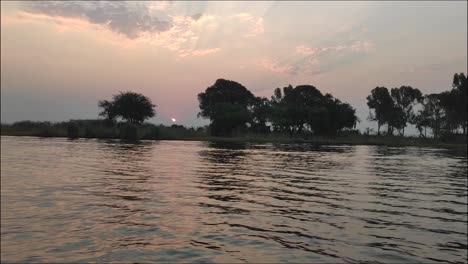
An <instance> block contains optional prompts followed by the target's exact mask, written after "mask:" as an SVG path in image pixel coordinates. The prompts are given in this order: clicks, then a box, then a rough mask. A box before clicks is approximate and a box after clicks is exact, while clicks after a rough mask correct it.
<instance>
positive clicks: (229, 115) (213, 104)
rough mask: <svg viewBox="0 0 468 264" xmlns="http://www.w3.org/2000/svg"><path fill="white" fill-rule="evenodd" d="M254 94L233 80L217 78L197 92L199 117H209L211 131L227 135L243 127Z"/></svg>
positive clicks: (214, 133)
mask: <svg viewBox="0 0 468 264" xmlns="http://www.w3.org/2000/svg"><path fill="white" fill-rule="evenodd" d="M254 98H255V97H254V95H253V94H252V93H251V92H250V91H249V90H247V88H245V87H244V86H243V85H241V84H240V83H237V82H235V81H230V80H225V79H218V80H216V82H215V83H214V84H213V85H212V86H210V87H208V88H206V90H205V92H203V93H199V94H198V101H199V103H200V104H199V106H200V113H199V114H198V115H199V116H201V117H204V118H207V119H210V121H211V124H210V129H211V133H212V134H213V135H216V136H218V135H219V136H221V135H224V136H229V135H231V134H232V132H233V131H234V129H243V128H245V127H246V124H247V122H249V121H250V112H249V109H248V108H249V106H251V105H252V104H253V103H254Z"/></svg>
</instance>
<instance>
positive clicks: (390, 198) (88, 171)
mask: <svg viewBox="0 0 468 264" xmlns="http://www.w3.org/2000/svg"><path fill="white" fill-rule="evenodd" d="M1 143H2V148H1V176H2V177H1V249H2V250H1V260H2V261H5V262H10V261H14V262H58V261H60V262H230V263H232V262H307V263H313V262H319V263H324V262H326V263H328V262H330V263H331V262H332V263H344V262H351V263H353V262H356V263H357V262H364V261H370V262H371V261H373V262H376V263H408V262H411V263H417V262H422V263H433V262H439V261H444V262H450V263H466V262H467V253H466V249H467V228H466V227H467V157H466V151H463V150H461V151H460V150H458V151H457V150H444V149H430V148H417V147H405V148H396V147H381V146H317V145H310V144H260V145H258V144H239V143H229V144H227V143H214V142H182V141H160V142H143V143H140V144H125V143H120V142H117V141H97V140H74V141H70V140H66V139H38V138H28V137H2V141H1Z"/></svg>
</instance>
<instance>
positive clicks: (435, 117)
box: [422, 93, 444, 139]
mask: <svg viewBox="0 0 468 264" xmlns="http://www.w3.org/2000/svg"><path fill="white" fill-rule="evenodd" d="M423 106H424V109H423V111H422V120H423V122H425V123H426V124H428V126H429V127H430V128H431V130H432V134H433V135H434V138H436V139H437V138H439V136H440V130H441V128H442V126H443V121H444V120H443V119H444V111H443V108H442V106H441V104H440V95H439V94H435V93H434V94H429V95H426V96H424V102H423Z"/></svg>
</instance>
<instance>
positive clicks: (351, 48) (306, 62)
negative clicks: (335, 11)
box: [259, 40, 375, 75]
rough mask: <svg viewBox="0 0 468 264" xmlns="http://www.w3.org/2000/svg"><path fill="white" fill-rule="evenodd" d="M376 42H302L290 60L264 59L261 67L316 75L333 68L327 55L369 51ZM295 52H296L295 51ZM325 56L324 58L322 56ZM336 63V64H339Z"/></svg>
mask: <svg viewBox="0 0 468 264" xmlns="http://www.w3.org/2000/svg"><path fill="white" fill-rule="evenodd" d="M374 48H375V47H374V44H373V42H371V41H364V40H357V41H354V42H352V43H350V44H347V45H336V46H329V47H311V46H308V45H305V44H301V45H298V46H296V47H295V56H291V57H290V58H289V59H288V60H286V61H283V62H280V61H279V60H275V59H271V58H270V59H263V60H262V61H261V63H259V64H260V65H261V67H263V68H265V69H267V70H269V71H272V72H277V73H282V74H287V75H316V74H321V73H325V72H328V71H330V70H332V69H333V67H336V66H332V65H329V63H327V62H328V61H327V60H326V59H324V58H326V57H325V55H328V56H327V57H328V58H329V57H330V55H333V54H338V53H344V54H346V53H369V52H371V51H374ZM293 54H294V52H293ZM322 57H324V58H322ZM338 64H339V62H338V63H335V65H338Z"/></svg>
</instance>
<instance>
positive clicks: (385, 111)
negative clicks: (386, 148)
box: [367, 73, 467, 139]
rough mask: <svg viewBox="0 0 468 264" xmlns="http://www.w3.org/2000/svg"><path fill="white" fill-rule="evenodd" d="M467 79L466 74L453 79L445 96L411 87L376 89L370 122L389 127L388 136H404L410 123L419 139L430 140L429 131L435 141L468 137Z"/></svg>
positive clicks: (372, 95)
mask: <svg viewBox="0 0 468 264" xmlns="http://www.w3.org/2000/svg"><path fill="white" fill-rule="evenodd" d="M466 92H467V80H466V76H465V74H463V73H460V74H458V73H456V74H455V75H454V77H453V82H452V89H451V90H449V91H444V92H441V93H432V94H426V95H423V94H422V93H421V91H420V90H418V89H416V88H412V87H411V86H401V87H400V88H392V89H390V91H389V90H388V89H387V88H386V87H376V88H374V89H373V90H372V91H371V94H370V95H369V96H368V97H367V105H368V106H369V109H370V110H371V111H370V113H369V120H372V121H377V135H380V134H381V131H380V128H381V127H382V126H384V125H385V126H386V127H387V131H386V135H394V133H395V132H397V133H398V135H400V136H403V135H404V133H405V128H406V127H407V126H408V124H412V125H414V126H415V127H416V128H417V130H418V131H419V136H420V137H423V138H426V137H428V134H427V129H428V128H429V129H430V130H431V132H432V135H433V137H434V138H435V139H440V138H442V137H445V138H446V137H450V136H453V135H456V134H460V132H461V134H462V135H464V136H465V135H466V128H467V115H466V114H467V93H466Z"/></svg>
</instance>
